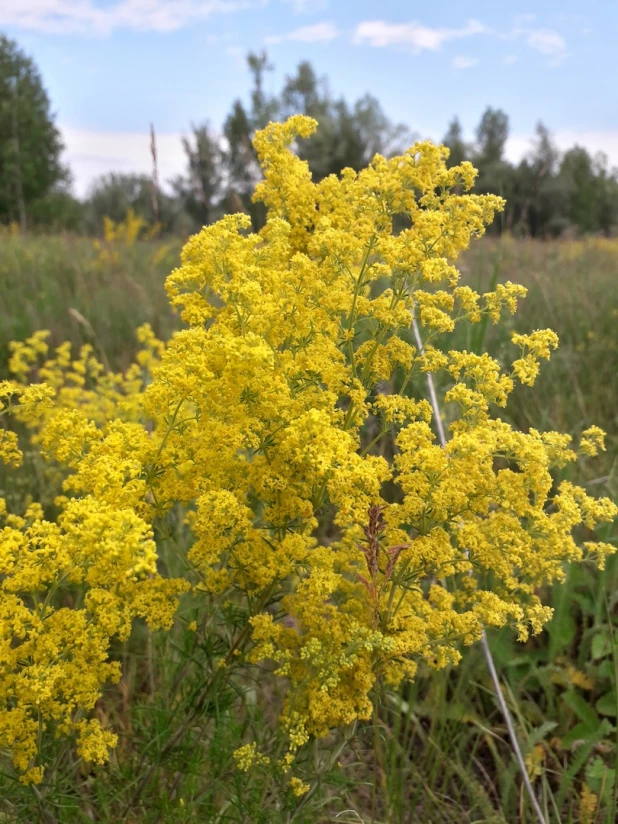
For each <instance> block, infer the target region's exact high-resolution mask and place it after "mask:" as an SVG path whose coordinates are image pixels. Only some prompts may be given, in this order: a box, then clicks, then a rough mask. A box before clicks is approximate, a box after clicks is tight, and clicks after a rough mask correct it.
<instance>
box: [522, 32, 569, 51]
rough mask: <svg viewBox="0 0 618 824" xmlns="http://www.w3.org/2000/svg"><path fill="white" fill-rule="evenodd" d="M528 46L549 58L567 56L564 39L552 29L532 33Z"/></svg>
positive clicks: (529, 36)
mask: <svg viewBox="0 0 618 824" xmlns="http://www.w3.org/2000/svg"><path fill="white" fill-rule="evenodd" d="M528 45H529V46H530V48H532V49H535V50H536V51H538V52H540V53H541V54H544V55H547V56H548V57H554V58H555V57H563V56H564V55H565V54H566V41H565V39H564V37H562V36H561V35H560V34H558V32H555V31H552V30H551V29H537V30H535V31H531V32H530V34H529V35H528Z"/></svg>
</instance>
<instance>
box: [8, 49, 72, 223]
mask: <svg viewBox="0 0 618 824" xmlns="http://www.w3.org/2000/svg"><path fill="white" fill-rule="evenodd" d="M61 151H62V143H61V140H60V134H59V132H58V129H57V128H56V126H55V124H54V118H53V115H52V113H51V111H50V103H49V98H48V96H47V92H46V91H45V88H44V86H43V82H42V79H41V75H40V74H39V72H38V70H37V68H36V66H35V65H34V62H33V61H32V60H31V59H30V58H29V57H27V56H26V55H25V54H24V52H23V51H21V49H20V48H19V47H18V45H17V43H15V42H14V41H13V40H10V39H9V38H8V37H6V36H4V35H1V34H0V222H11V221H19V223H20V224H21V225H22V227H24V228H25V226H26V224H27V222H28V216H29V213H30V211H31V209H32V207H33V205H34V204H35V203H36V202H37V201H38V200H40V199H41V198H44V197H45V196H46V195H48V194H49V193H50V192H51V191H52V189H54V187H56V186H58V184H60V183H62V182H63V181H64V180H66V178H67V173H66V171H65V170H64V169H63V167H62V164H61V162H60V154H61Z"/></svg>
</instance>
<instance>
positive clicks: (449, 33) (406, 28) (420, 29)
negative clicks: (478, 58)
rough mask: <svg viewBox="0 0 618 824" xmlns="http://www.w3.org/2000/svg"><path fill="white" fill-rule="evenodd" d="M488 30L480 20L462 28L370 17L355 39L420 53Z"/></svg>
mask: <svg viewBox="0 0 618 824" xmlns="http://www.w3.org/2000/svg"><path fill="white" fill-rule="evenodd" d="M487 32H488V29H487V27H486V26H484V25H483V24H482V23H479V21H478V20H470V21H469V22H468V23H467V24H466V25H465V26H463V27H462V28H460V29H446V28H432V27H431V26H424V25H422V23H418V22H416V21H414V22H411V23H387V22H385V21H384V20H366V21H364V22H363V23H359V24H358V26H357V27H356V29H355V32H354V42H355V43H365V44H368V45H370V46H374V47H376V48H380V47H384V46H404V47H406V46H407V47H408V48H411V49H412V51H414V52H417V53H418V52H421V51H437V50H438V49H440V48H441V47H442V46H443V45H444V44H445V43H447V42H448V41H449V40H459V39H461V38H464V37H471V36H473V35H476V34H486V33H487Z"/></svg>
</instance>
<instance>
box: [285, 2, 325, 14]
mask: <svg viewBox="0 0 618 824" xmlns="http://www.w3.org/2000/svg"><path fill="white" fill-rule="evenodd" d="M283 2H284V3H285V4H286V5H288V6H292V8H293V9H294V11H295V12H296V14H309V13H312V12H316V11H322V10H323V9H325V8H326V6H327V5H328V3H327V0H283Z"/></svg>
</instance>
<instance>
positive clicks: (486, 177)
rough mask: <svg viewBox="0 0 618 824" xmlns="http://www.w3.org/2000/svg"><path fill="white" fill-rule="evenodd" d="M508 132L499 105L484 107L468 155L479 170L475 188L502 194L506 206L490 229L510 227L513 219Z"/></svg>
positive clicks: (512, 185)
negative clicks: (507, 153)
mask: <svg viewBox="0 0 618 824" xmlns="http://www.w3.org/2000/svg"><path fill="white" fill-rule="evenodd" d="M508 135H509V118H508V116H507V115H506V114H505V113H504V112H503V111H502V110H501V109H492V108H491V107H490V106H489V107H488V108H487V109H486V110H485V111H484V113H483V116H482V117H481V120H480V123H479V125H478V126H477V129H476V150H475V152H474V154H473V156H472V158H471V160H472V161H473V162H474V165H475V166H476V167H477V168H478V170H479V174H478V178H477V182H476V189H477V191H479V192H482V193H483V194H496V195H501V196H502V197H504V198H506V202H507V208H506V210H505V212H504V213H503V216H502V221H503V222H502V224H499V223H496V224H495V226H493V227H491V228H492V229H493V230H494V231H497V230H499V229H500V226H501V225H502V226H503V227H504V228H511V227H512V226H513V223H514V221H515V217H516V213H517V210H516V208H515V197H514V195H515V187H516V186H515V184H516V180H515V174H514V169H513V167H512V165H511V164H510V163H509V162H508V161H507V160H506V158H505V156H504V154H505V149H506V141H507V138H508Z"/></svg>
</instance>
